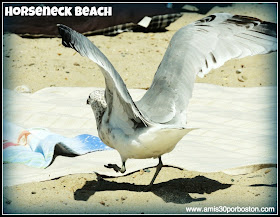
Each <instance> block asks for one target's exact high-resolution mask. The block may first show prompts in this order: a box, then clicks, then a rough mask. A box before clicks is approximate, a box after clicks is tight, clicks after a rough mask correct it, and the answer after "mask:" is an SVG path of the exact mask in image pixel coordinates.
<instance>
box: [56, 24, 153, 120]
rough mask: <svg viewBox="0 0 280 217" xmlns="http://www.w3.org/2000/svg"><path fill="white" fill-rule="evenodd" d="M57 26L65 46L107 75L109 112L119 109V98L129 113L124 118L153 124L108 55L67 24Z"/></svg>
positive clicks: (106, 94) (106, 93) (124, 109)
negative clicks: (94, 64)
mask: <svg viewBox="0 0 280 217" xmlns="http://www.w3.org/2000/svg"><path fill="white" fill-rule="evenodd" d="M57 26H58V31H59V34H60V35H61V36H62V44H63V45H64V46H66V47H71V48H73V49H75V50H76V51H77V52H78V53H80V54H81V56H86V57H88V58H89V59H91V60H92V61H93V62H95V63H96V64H97V65H98V66H99V67H100V69H101V71H102V73H103V75H104V77H105V83H106V89H105V99H106V103H107V108H108V109H109V113H111V112H112V110H113V109H116V110H118V108H114V107H113V104H114V103H116V102H114V100H118V101H119V102H118V105H121V106H122V107H123V109H120V110H123V111H125V113H126V115H127V116H126V117H124V118H127V117H128V118H130V119H133V120H134V121H135V122H137V123H141V122H142V123H144V124H145V125H147V124H152V123H151V122H149V121H148V119H146V118H145V117H144V116H143V115H142V114H141V112H140V111H139V109H138V108H137V106H136V104H135V103H134V101H133V100H132V98H131V96H130V94H129V92H128V90H127V88H126V85H125V83H124V82H123V80H122V78H121V77H120V75H119V73H118V72H117V71H116V70H115V68H114V67H113V65H112V64H111V63H110V61H109V60H108V59H107V57H106V56H105V55H104V54H103V53H102V52H101V51H100V50H99V49H98V48H97V47H96V46H95V45H94V44H93V43H92V42H91V41H90V40H89V39H88V38H87V37H85V36H84V35H82V34H80V33H78V32H76V31H74V30H73V29H71V28H69V27H67V26H65V25H62V24H58V25H57ZM120 118H121V116H120Z"/></svg>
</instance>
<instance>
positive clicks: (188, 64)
mask: <svg viewBox="0 0 280 217" xmlns="http://www.w3.org/2000/svg"><path fill="white" fill-rule="evenodd" d="M57 26H58V31H59V34H60V35H61V37H62V44H63V45H64V46H65V47H70V48H73V49H75V50H76V51H77V52H78V53H80V55H81V56H86V57H88V58H89V59H90V60H92V61H93V62H95V63H96V64H97V65H98V66H99V68H100V70H101V72H102V73H103V76H104V78H105V84H106V88H105V90H96V91H94V92H92V93H90V95H89V97H88V99H87V104H89V105H90V106H91V108H92V110H93V113H94V116H95V119H96V125H97V130H98V135H99V137H100V138H101V140H102V141H103V142H104V143H105V144H106V145H108V146H109V147H111V148H113V149H116V150H117V151H118V152H119V154H120V157H121V160H122V166H121V167H119V166H117V165H116V164H108V165H104V166H105V167H107V168H113V169H114V170H115V171H116V172H121V173H124V172H125V171H126V167H125V163H126V161H127V159H131V158H134V159H146V158H158V159H159V163H158V165H157V168H156V172H155V174H154V176H153V178H152V180H151V182H150V184H149V185H148V186H147V190H149V189H151V187H152V185H153V183H154V181H155V179H156V177H157V175H158V174H159V172H160V170H161V168H162V166H163V164H162V160H161V156H162V155H163V154H165V153H168V152H171V151H172V150H173V149H174V148H175V146H176V144H177V143H178V142H179V141H180V140H181V139H182V138H183V137H184V136H185V135H186V134H188V133H189V132H190V131H192V130H193V129H192V128H188V127H187V117H186V108H187V106H188V103H189V100H190V98H191V96H192V91H193V87H194V82H195V78H196V75H198V76H200V77H203V76H204V75H205V74H207V73H208V72H209V71H210V70H211V69H214V68H218V67H220V66H222V65H223V64H224V63H225V62H226V61H228V60H230V59H234V58H243V57H246V56H253V55H256V54H267V53H270V52H273V51H276V50H277V46H276V44H277V33H276V28H277V27H276V23H271V22H266V21H262V20H260V19H258V18H254V17H248V16H242V15H232V14H229V13H216V14H212V15H210V16H207V17H204V18H202V19H200V20H197V21H195V22H193V23H191V24H188V25H186V26H184V27H182V28H181V29H179V30H178V31H177V32H176V33H175V34H174V35H173V37H172V39H171V41H170V43H169V45H168V48H167V50H166V52H165V54H164V57H163V59H162V61H161V63H160V65H159V66H158V69H157V71H156V73H155V76H154V78H153V81H152V84H151V86H150V88H149V89H148V90H147V92H146V93H145V95H144V96H143V97H142V98H141V99H140V100H139V101H137V102H135V101H133V99H132V97H131V95H130V94H129V91H128V89H127V87H126V85H125V83H124V81H123V80H122V78H121V76H120V75H119V73H118V72H117V71H116V69H115V68H114V67H113V65H112V64H111V62H110V61H109V60H108V59H107V57H106V56H105V55H104V54H103V53H102V52H101V51H100V50H99V49H98V48H97V47H96V46H95V45H94V44H93V43H92V42H91V41H90V40H89V39H88V38H87V37H85V36H84V35H82V34H80V33H78V32H76V31H75V30H73V29H71V28H69V27H67V26H65V25H63V24H57ZM147 64H149V63H147Z"/></svg>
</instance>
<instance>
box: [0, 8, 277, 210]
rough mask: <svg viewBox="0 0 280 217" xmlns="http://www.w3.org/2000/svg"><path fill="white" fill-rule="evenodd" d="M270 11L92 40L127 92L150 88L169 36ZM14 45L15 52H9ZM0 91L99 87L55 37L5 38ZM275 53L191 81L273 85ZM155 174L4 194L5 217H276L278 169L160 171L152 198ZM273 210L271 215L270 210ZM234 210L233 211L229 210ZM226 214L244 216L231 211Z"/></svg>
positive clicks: (96, 77) (93, 68) (91, 177)
mask: <svg viewBox="0 0 280 217" xmlns="http://www.w3.org/2000/svg"><path fill="white" fill-rule="evenodd" d="M272 9H273V5H271V4H265V5H262V4H251V5H248V4H233V5H232V6H230V7H223V8H219V7H214V8H212V9H211V10H210V11H209V12H208V13H207V14H206V15H202V14H198V13H184V14H183V16H182V17H181V18H179V19H178V20H177V21H175V22H174V23H172V24H171V25H170V26H169V27H167V30H168V31H166V32H160V33H139V32H138V33H134V32H126V33H122V34H119V35H117V36H115V37H106V36H90V37H89V39H90V40H91V41H93V42H94V43H95V45H96V46H97V47H98V48H99V49H100V50H101V51H102V52H103V53H104V54H105V55H106V56H107V57H108V59H109V60H110V61H111V62H112V64H113V65H114V67H115V68H116V70H117V71H118V72H119V73H120V75H121V77H122V78H123V80H124V82H125V83H126V85H127V87H128V88H139V89H147V88H149V86H150V84H151V82H152V79H153V76H154V73H155V72H156V70H157V68H158V65H159V63H160V61H161V59H162V57H163V55H164V53H165V50H166V48H167V46H168V44H169V41H170V39H171V37H172V36H173V35H174V33H175V32H176V31H177V30H178V29H180V28H181V27H183V26H185V25H187V24H188V23H191V22H193V21H195V20H198V19H200V18H203V17H205V16H207V15H210V14H213V13H217V12H229V13H233V14H242V15H246V16H254V17H258V18H260V19H262V20H266V21H270V22H276V20H277V17H276V13H275V14H274V13H271V12H270V11H271V10H272ZM15 45H16V46H15ZM3 49H4V75H3V79H4V88H8V89H12V90H13V89H15V88H16V87H18V86H20V85H26V86H27V87H28V88H29V90H30V92H32V93H34V92H36V91H38V90H40V89H43V88H45V87H52V86H54V87H105V83H104V78H103V75H102V73H101V72H100V70H99V68H98V67H97V65H96V64H94V63H93V62H91V61H90V60H89V59H87V58H84V57H81V56H80V55H79V54H77V53H76V52H75V51H74V50H72V49H66V48H65V47H64V46H63V45H62V44H61V39H60V38H36V39H30V38H22V37H20V36H18V35H15V34H5V35H4V47H3ZM276 65H277V53H276V52H274V53H270V54H266V55H258V56H254V57H246V58H243V59H240V60H231V61H228V62H227V63H226V64H225V65H223V66H222V67H220V68H218V69H215V70H212V71H211V72H210V73H209V74H207V75H206V76H205V78H199V77H197V79H196V82H203V83H210V84H215V85H220V86H228V87H244V88H247V87H262V86H276V85H277V71H276V70H277V69H276ZM154 172H155V167H153V168H149V169H146V170H140V171H136V172H134V173H132V174H128V175H126V176H122V177H117V178H113V177H106V176H101V175H98V174H74V175H68V176H64V177H60V178H57V179H54V180H49V181H44V182H36V183H27V184H21V185H16V186H11V187H4V189H3V194H4V200H3V212H4V213H18V214H23V213H81V214H83V213H103V214H105V213H106V214H109V213H137V214H141V213H142V214H147V213H180V214H186V213H197V212H198V213H201V212H203V211H193V212H192V211H186V207H189V208H191V207H193V208H195V207H197V208H199V207H200V208H205V207H212V208H213V207H216V208H217V207H220V206H222V207H220V211H221V212H220V211H217V210H216V212H213V211H211V210H210V211H209V210H208V211H207V210H206V211H204V212H206V213H207V212H210V213H222V212H224V213H226V212H227V211H226V209H227V210H228V211H230V210H229V209H230V208H236V207H237V206H238V207H243V208H245V207H249V206H250V207H258V208H259V209H261V208H266V210H263V211H260V210H255V211H251V213H254V212H256V213H276V209H277V169H276V168H274V167H272V168H263V169H260V170H258V171H256V172H253V173H249V174H244V175H228V174H225V173H222V172H215V173H200V172H197V171H187V170H182V169H180V168H174V167H169V166H165V167H163V169H162V171H161V172H160V174H159V176H158V177H157V179H156V181H155V184H154V188H153V189H152V190H151V191H150V192H142V190H143V189H144V187H145V186H146V185H147V184H149V182H150V180H151V178H152V176H153V174H154ZM269 207H272V208H273V209H274V210H272V209H270V210H269V209H268V208H269ZM231 210H232V209H231ZM232 213H242V211H240V210H239V211H236V210H235V211H233V212H232Z"/></svg>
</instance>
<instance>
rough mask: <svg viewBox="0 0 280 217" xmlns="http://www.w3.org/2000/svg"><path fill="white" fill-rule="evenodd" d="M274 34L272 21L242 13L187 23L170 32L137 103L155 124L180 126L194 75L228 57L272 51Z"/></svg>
mask: <svg viewBox="0 0 280 217" xmlns="http://www.w3.org/2000/svg"><path fill="white" fill-rule="evenodd" d="M276 37H277V35H276V24H275V23H269V22H263V21H261V20H259V19H257V18H252V17H246V16H239V15H231V14H227V13H217V14H213V15H211V16H208V17H205V18H203V19H201V20H198V21H196V22H194V23H191V24H189V25H187V26H185V27H183V28H181V29H180V30H179V31H177V32H176V33H175V34H174V36H173V38H172V39H171V41H170V44H169V47H168V49H167V51H166V53H165V55H164V57H163V60H162V62H161V63H160V65H159V67H158V70H157V72H156V74H155V77H154V80H153V82H152V85H151V87H150V89H149V90H148V91H147V93H146V94H145V95H144V96H143V98H142V99H141V100H140V101H138V102H136V104H137V105H138V107H139V109H140V110H141V111H142V113H143V114H144V115H147V116H148V117H149V119H150V120H152V121H154V122H157V123H170V124H184V123H185V121H186V118H185V112H184V111H185V109H186V106H187V105H188V102H189V99H190V98H191V95H192V90H193V85H194V81H195V77H196V75H199V76H202V77H203V75H205V74H207V73H208V72H209V71H210V70H211V69H213V68H217V67H220V66H222V65H223V64H224V63H225V62H226V61H228V60H230V59H232V58H242V57H246V56H250V55H251V56H252V55H256V54H265V53H269V52H272V51H275V50H276V47H277V46H276V41H277V40H276ZM182 122H184V123H182Z"/></svg>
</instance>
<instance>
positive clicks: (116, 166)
mask: <svg viewBox="0 0 280 217" xmlns="http://www.w3.org/2000/svg"><path fill="white" fill-rule="evenodd" d="M104 167H106V168H113V169H114V170H115V171H116V172H121V173H124V172H125V171H126V168H125V162H123V164H122V168H120V167H119V166H118V165H117V164H108V165H104Z"/></svg>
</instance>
